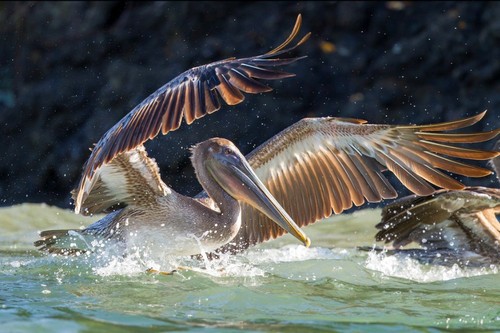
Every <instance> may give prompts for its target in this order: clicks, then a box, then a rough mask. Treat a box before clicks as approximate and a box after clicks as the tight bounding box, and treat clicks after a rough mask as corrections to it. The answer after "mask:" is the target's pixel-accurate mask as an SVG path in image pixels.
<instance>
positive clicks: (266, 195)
mask: <svg viewBox="0 0 500 333" xmlns="http://www.w3.org/2000/svg"><path fill="white" fill-rule="evenodd" d="M192 158H193V164H194V165H196V164H197V163H195V161H194V160H198V159H199V160H201V161H202V166H203V168H204V169H205V170H206V171H207V175H208V176H209V177H211V178H212V179H213V181H215V183H217V184H218V185H219V186H220V187H221V188H222V189H223V190H224V191H225V192H226V193H227V194H228V195H229V196H231V197H232V198H234V199H236V200H238V201H240V202H244V203H246V204H248V205H251V206H252V207H254V208H255V209H257V210H259V211H260V212H261V213H263V214H264V215H266V216H267V217H268V218H270V219H271V220H272V221H274V222H275V223H276V224H278V225H279V226H280V227H282V228H283V229H285V230H286V231H287V232H288V233H290V234H292V235H293V236H295V237H296V238H297V239H298V240H300V241H301V242H302V243H303V244H304V245H305V246H307V247H308V246H309V245H310V244H311V241H310V239H309V238H308V237H307V236H306V234H305V233H304V232H303V231H302V230H301V229H300V228H299V227H298V226H297V224H296V223H295V222H294V221H293V219H292V218H291V217H290V216H289V215H288V214H287V212H286V211H285V210H284V209H283V207H281V205H280V204H279V203H278V202H277V201H276V199H275V198H274V197H273V195H272V194H271V193H270V192H269V191H268V190H267V188H266V187H265V186H264V184H262V182H261V181H260V180H259V178H258V177H257V175H256V174H255V172H254V171H253V170H252V168H251V167H250V165H249V164H248V162H247V160H246V159H245V157H244V156H243V155H242V154H241V152H240V151H239V150H238V148H236V146H235V145H234V144H233V143H232V142H231V141H229V140H226V139H221V138H212V139H209V140H207V141H204V142H201V143H199V144H197V145H196V146H195V147H194V148H193V156H192ZM198 171H200V170H198ZM198 171H197V172H198ZM199 178H200V181H201V182H203V180H202V178H203V177H199Z"/></svg>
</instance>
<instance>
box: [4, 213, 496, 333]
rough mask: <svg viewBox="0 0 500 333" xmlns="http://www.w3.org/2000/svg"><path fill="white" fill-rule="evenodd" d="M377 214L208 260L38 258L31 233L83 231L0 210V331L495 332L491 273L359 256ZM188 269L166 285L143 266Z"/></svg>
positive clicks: (75, 221) (74, 220)
mask: <svg viewBox="0 0 500 333" xmlns="http://www.w3.org/2000/svg"><path fill="white" fill-rule="evenodd" d="M379 216H380V211H379V210H371V209H365V210H361V211H358V212H356V213H354V214H349V215H347V214H346V215H341V216H336V217H334V218H331V219H328V220H325V221H322V222H321V223H317V224H316V225H313V226H310V227H307V228H305V231H306V233H307V234H308V236H309V237H310V238H311V240H312V246H311V248H308V249H307V248H305V247H303V246H301V245H298V244H297V242H296V241H295V240H294V239H293V238H291V237H288V236H286V237H282V238H281V239H278V240H275V241H272V242H268V243H265V244H262V245H260V246H258V247H255V248H252V249H250V250H249V251H247V252H246V253H244V254H241V255H237V256H228V257H224V258H221V259H220V260H217V261H213V262H207V263H206V262H203V261H193V260H191V259H187V258H176V259H175V260H173V261H172V259H165V260H168V261H169V262H168V263H167V262H161V260H160V261H158V258H155V259H154V260H153V259H151V260H148V258H141V259H140V260H138V259H136V258H126V259H124V258H107V259H106V260H102V259H101V260H99V259H98V258H95V257H92V256H81V257H78V258H65V257H56V256H52V255H45V254H42V253H39V252H37V251H36V250H35V249H34V248H33V246H32V242H33V241H34V240H36V238H37V231H39V230H43V229H50V228H71V227H73V228H74V227H79V226H80V225H82V224H85V225H87V224H89V223H90V222H91V220H90V219H88V218H83V217H81V216H77V215H75V214H73V213H72V212H70V211H67V210H61V209H58V208H54V207H48V206H46V205H31V204H24V205H19V206H14V207H8V208H0V267H1V268H0V331H1V332H101V331H105V332H109V333H112V332H137V331H139V330H140V329H142V328H144V329H147V330H148V331H150V332H168V331H192V332H197V331H203V332H212V331H213V332H234V331H241V330H244V331H251V332H327V331H328V332H335V331H342V332H365V331H366V332H374V331H377V332H384V331H385V332H401V331H405V332H441V331H449V330H453V329H462V330H464V331H470V330H475V331H488V332H489V331H500V301H499V300H500V283H499V282H500V279H499V274H498V269H497V268H496V267H487V268H459V267H440V266H426V265H422V264H419V263H416V262H414V261H413V260H409V259H403V258H396V257H390V256H386V255H384V254H375V253H371V252H363V251H359V250H357V249H356V246H358V245H368V246H370V245H373V244H374V242H373V235H374V234H375V229H374V227H373V226H374V225H375V224H376V223H377V221H378V219H379ZM167 264H168V265H173V266H175V265H183V266H188V267H189V268H190V269H189V270H182V271H179V272H178V273H176V274H174V275H173V276H163V275H156V274H146V273H145V272H144V271H145V269H147V268H148V267H157V268H161V267H165V265H167Z"/></svg>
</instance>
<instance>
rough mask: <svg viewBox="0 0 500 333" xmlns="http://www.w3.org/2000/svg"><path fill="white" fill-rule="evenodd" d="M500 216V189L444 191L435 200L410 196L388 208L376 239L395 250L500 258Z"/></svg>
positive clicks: (469, 188) (383, 212)
mask: <svg viewBox="0 0 500 333" xmlns="http://www.w3.org/2000/svg"><path fill="white" fill-rule="evenodd" d="M498 213H500V190H499V189H496V188H486V187H467V188H465V189H464V190H458V191H448V190H441V191H438V192H436V193H435V194H434V195H431V196H424V197H416V196H409V197H405V198H402V199H400V200H397V201H396V202H394V203H391V204H390V205H387V206H386V207H384V209H383V211H382V221H381V222H380V223H379V224H377V226H376V227H377V228H378V229H379V230H380V231H379V232H378V233H377V235H376V239H377V240H378V241H385V242H386V243H392V246H393V247H394V248H400V247H402V246H405V245H408V244H409V243H412V242H415V243H417V244H420V245H421V246H423V247H425V248H427V249H430V250H436V249H454V250H459V251H464V250H468V251H474V252H478V253H483V254H486V255H487V256H492V255H494V254H496V255H497V256H499V255H500V247H499V242H500V223H499V222H498V220H497V218H496V216H495V215H496V214H498ZM495 244H496V245H495ZM492 252H493V253H492Z"/></svg>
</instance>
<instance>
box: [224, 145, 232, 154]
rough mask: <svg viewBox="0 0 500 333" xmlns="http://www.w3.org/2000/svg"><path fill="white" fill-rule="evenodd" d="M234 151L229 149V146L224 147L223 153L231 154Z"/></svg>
mask: <svg viewBox="0 0 500 333" xmlns="http://www.w3.org/2000/svg"><path fill="white" fill-rule="evenodd" d="M233 154H234V152H233V151H232V150H231V148H227V147H226V148H224V155H233Z"/></svg>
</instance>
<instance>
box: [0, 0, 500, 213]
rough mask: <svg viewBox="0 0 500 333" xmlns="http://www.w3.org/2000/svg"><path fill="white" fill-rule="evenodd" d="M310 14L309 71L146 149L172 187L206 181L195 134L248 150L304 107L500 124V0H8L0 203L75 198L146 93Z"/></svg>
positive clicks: (309, 111)
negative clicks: (195, 157)
mask: <svg viewBox="0 0 500 333" xmlns="http://www.w3.org/2000/svg"><path fill="white" fill-rule="evenodd" d="M298 13H302V15H303V26H302V29H301V31H302V33H301V34H300V36H302V35H303V34H305V33H306V32H308V31H310V32H312V37H311V38H310V40H309V41H308V42H307V43H306V44H305V45H303V46H301V47H300V48H299V49H298V50H297V52H295V53H294V54H296V55H307V58H306V59H304V60H301V61H300V62H298V63H296V64H294V65H292V66H289V67H286V68H285V70H286V71H290V72H293V73H296V74H297V76H296V77H294V78H291V79H286V80H283V81H276V82H269V84H270V86H271V87H273V88H274V90H273V92H271V93H267V94H261V95H246V100H245V102H244V103H242V104H239V105H237V106H234V107H228V106H224V107H223V109H221V110H220V111H219V112H217V113H214V114H213V115H210V116H207V117H205V118H202V119H200V120H198V121H197V122H195V123H194V124H193V125H191V126H186V125H185V124H183V125H182V126H181V128H180V129H179V130H177V131H175V132H172V133H169V134H168V135H167V136H159V137H157V138H156V139H155V140H153V141H151V142H149V143H148V144H147V145H146V147H147V148H148V151H149V152H150V156H153V157H155V158H156V160H157V162H158V163H159V165H160V170H161V172H162V176H163V179H164V180H165V182H166V183H167V184H168V185H170V186H172V187H173V188H174V189H175V190H177V191H179V192H181V193H184V194H189V195H194V194H196V193H197V192H198V191H199V190H200V189H201V187H200V186H199V185H198V183H197V181H196V179H195V178H194V174H193V171H192V167H191V164H190V162H189V159H188V156H189V151H188V148H189V147H190V146H191V145H193V144H195V143H197V142H199V141H202V140H205V139H207V138H209V137H214V136H219V137H225V138H228V139H230V140H232V141H233V142H235V144H236V145H237V146H238V147H239V148H240V149H241V151H242V152H243V153H244V154H246V153H249V152H250V151H251V150H252V149H253V148H255V147H256V146H257V145H258V144H260V143H262V142H263V141H265V140H267V139H268V138H270V137H271V136H273V135H274V134H276V133H278V132H279V131H280V130H282V129H284V128H286V127H287V126H289V125H291V124H293V123H294V122H296V121H298V120H299V119H301V118H303V117H312V116H342V117H356V118H363V119H366V120H368V121H370V122H372V123H390V124H407V123H430V122H437V121H448V120H454V119H458V118H460V117H464V116H471V115H474V114H477V113H478V112H480V111H483V110H486V109H488V110H489V112H488V113H487V115H486V119H485V120H484V121H483V122H481V124H479V125H478V126H475V127H474V129H475V130H491V129H493V128H495V127H498V125H499V119H500V20H499V18H500V3H499V2H479V1H474V2H432V3H431V2H412V1H384V2H372V1H369V2H363V1H361V2H336V1H329V2H250V1H245V2H113V1H109V2H99V1H96V2H28V1H23V2H1V3H0V22H2V24H1V25H0V128H1V130H0V140H1V141H0V143H1V145H0V206H8V205H13V204H17V203H21V202H45V203H48V204H51V205H57V206H59V207H63V208H69V207H70V203H71V200H70V194H69V192H70V190H71V189H72V188H73V187H74V186H75V185H76V184H77V182H78V179H79V176H80V172H81V168H82V165H83V163H84V162H85V160H86V159H87V158H88V156H89V154H90V152H89V147H91V146H92V144H93V143H95V142H97V141H98V140H99V138H100V137H101V135H103V134H104V133H105V132H106V130H107V129H109V128H110V127H111V126H112V125H114V124H115V123H116V122H117V121H118V120H119V119H121V118H122V117H123V116H124V115H125V114H126V113H128V112H129V111H130V110H131V109H132V108H133V107H134V106H135V105H137V104H138V103H139V102H141V101H142V100H143V99H144V98H146V97H147V96H148V95H149V94H150V93H152V92H153V91H155V90H156V89H157V88H159V87H160V86H162V85H163V84H165V83H166V82H168V81H169V80H170V79H172V78H174V77H175V76H177V75H178V74H180V73H181V72H183V71H185V70H187V69H189V68H191V67H194V66H198V65H203V64H205V63H209V62H212V61H217V60H221V59H224V58H228V57H232V56H236V57H247V56H253V55H258V54H261V53H265V52H267V51H269V50H270V49H272V48H273V47H275V46H277V45H278V44H280V43H281V42H282V41H283V40H284V38H286V37H287V36H288V34H289V33H290V31H291V29H292V27H293V24H294V22H295V19H296V16H297V14H298ZM475 147H481V148H487V149H491V148H492V147H493V142H489V143H485V144H483V145H482V146H481V145H479V146H478V145H475ZM466 182H467V184H479V183H482V184H485V185H488V184H489V182H490V180H489V179H482V180H466Z"/></svg>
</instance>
